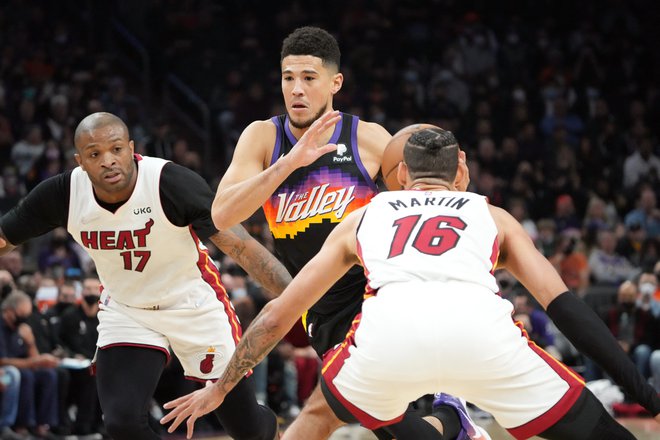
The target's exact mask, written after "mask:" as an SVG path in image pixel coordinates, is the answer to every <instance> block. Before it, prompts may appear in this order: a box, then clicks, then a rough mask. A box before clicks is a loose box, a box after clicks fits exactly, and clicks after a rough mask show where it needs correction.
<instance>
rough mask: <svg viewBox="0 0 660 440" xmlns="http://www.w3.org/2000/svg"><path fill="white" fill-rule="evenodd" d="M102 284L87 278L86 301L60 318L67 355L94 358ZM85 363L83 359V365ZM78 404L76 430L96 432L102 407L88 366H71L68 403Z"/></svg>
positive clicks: (61, 337) (86, 359)
mask: <svg viewBox="0 0 660 440" xmlns="http://www.w3.org/2000/svg"><path fill="white" fill-rule="evenodd" d="M100 286H101V283H100V281H99V280H98V278H94V277H89V278H85V279H84V280H83V288H82V302H81V303H80V304H78V305H76V306H72V307H69V308H67V309H66V310H65V311H64V312H63V313H62V315H61V318H60V333H59V336H60V342H61V344H62V348H63V349H64V351H65V352H66V354H67V356H69V357H71V358H74V359H78V360H80V361H85V363H87V361H91V359H93V358H94V353H95V351H96V340H97V339H98V336H99V333H98V331H97V327H98V324H99V319H98V312H99V298H100ZM85 363H83V362H81V364H80V366H84V365H85ZM67 403H69V404H71V405H75V406H76V407H77V409H78V410H77V413H76V417H75V420H74V421H73V429H72V433H73V434H77V435H89V434H92V433H95V432H96V431H97V428H98V424H99V423H100V420H101V414H100V406H99V403H98V396H97V392H96V384H95V383H94V377H93V376H92V375H90V374H89V371H88V369H87V368H80V369H75V368H74V369H71V384H70V386H69V399H68V402H67Z"/></svg>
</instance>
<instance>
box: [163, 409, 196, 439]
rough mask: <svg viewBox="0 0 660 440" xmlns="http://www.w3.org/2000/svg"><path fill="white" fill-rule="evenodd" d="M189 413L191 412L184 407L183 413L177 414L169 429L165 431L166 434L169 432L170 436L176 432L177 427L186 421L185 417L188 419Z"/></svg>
mask: <svg viewBox="0 0 660 440" xmlns="http://www.w3.org/2000/svg"><path fill="white" fill-rule="evenodd" d="M191 413H192V411H190V410H189V408H188V407H186V409H185V411H181V412H180V413H179V414H177V416H176V419H174V421H173V422H172V424H171V425H170V427H169V428H168V429H167V432H169V433H170V434H171V433H173V432H174V431H175V430H176V428H178V427H179V425H180V424H181V423H183V421H184V420H186V417H188V416H189V415H190V414H191Z"/></svg>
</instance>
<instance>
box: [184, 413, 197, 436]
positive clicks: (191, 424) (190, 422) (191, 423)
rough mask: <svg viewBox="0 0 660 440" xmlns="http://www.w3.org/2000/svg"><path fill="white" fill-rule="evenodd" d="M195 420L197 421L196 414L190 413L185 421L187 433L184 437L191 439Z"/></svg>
mask: <svg viewBox="0 0 660 440" xmlns="http://www.w3.org/2000/svg"><path fill="white" fill-rule="evenodd" d="M196 421H197V416H196V415H195V414H191V415H190V417H189V418H188V421H187V422H186V425H187V426H188V433H187V435H186V437H187V438H189V439H191V438H192V436H193V431H194V430H195V422H196Z"/></svg>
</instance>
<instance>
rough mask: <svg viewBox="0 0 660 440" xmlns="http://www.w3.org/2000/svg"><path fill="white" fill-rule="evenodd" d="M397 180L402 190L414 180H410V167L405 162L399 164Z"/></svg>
mask: <svg viewBox="0 0 660 440" xmlns="http://www.w3.org/2000/svg"><path fill="white" fill-rule="evenodd" d="M396 179H397V180H398V181H399V183H400V184H401V187H402V188H406V185H407V184H408V182H410V180H412V179H410V174H408V165H407V164H406V163H405V162H404V161H401V162H399V168H397V170H396Z"/></svg>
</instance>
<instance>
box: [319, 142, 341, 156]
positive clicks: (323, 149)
mask: <svg viewBox="0 0 660 440" xmlns="http://www.w3.org/2000/svg"><path fill="white" fill-rule="evenodd" d="M335 150H337V144H326V145H323V146H321V147H319V148H318V151H319V153H320V156H322V155H324V154H326V153H330V152H331V151H335Z"/></svg>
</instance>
